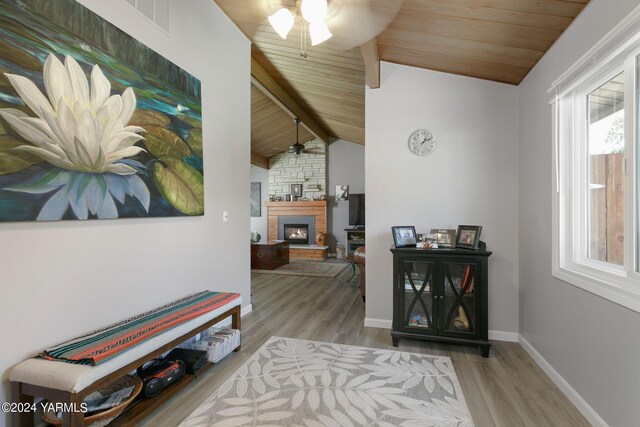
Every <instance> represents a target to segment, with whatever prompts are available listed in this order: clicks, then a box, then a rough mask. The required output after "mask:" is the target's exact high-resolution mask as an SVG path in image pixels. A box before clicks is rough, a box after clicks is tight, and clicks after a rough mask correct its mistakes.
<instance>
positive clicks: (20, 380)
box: [9, 297, 242, 427]
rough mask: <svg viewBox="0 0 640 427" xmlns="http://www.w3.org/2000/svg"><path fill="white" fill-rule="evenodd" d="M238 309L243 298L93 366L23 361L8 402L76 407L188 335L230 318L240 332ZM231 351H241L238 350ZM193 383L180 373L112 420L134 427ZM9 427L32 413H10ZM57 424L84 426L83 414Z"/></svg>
mask: <svg viewBox="0 0 640 427" xmlns="http://www.w3.org/2000/svg"><path fill="white" fill-rule="evenodd" d="M241 305H242V299H241V298H240V297H238V298H236V299H235V300H233V301H230V302H229V303H227V304H225V305H223V306H221V307H218V308H217V309H215V310H212V311H210V312H208V313H205V314H203V315H202V316H199V317H197V318H195V319H191V320H189V321H187V322H185V323H184V324H181V325H179V326H177V327H175V328H173V329H170V330H168V331H165V332H163V333H161V334H158V335H157V336H154V337H153V338H150V339H148V340H147V341H145V342H143V343H141V344H139V345H138V346H136V347H133V348H131V349H129V350H127V351H125V352H123V353H121V354H119V355H118V356H116V357H114V358H113V359H111V360H108V361H107V362H105V363H102V364H100V365H97V366H87V365H75V364H70V363H63V362H58V361H49V360H44V359H39V358H33V359H28V360H25V361H24V362H22V363H19V364H18V365H16V366H15V367H14V368H13V369H12V371H11V375H10V377H9V380H10V381H11V394H12V399H13V402H14V403H23V404H29V405H32V404H33V402H34V397H41V398H44V399H48V400H50V401H52V402H60V403H65V404H69V405H70V406H75V407H77V408H80V406H81V404H82V402H83V401H84V398H85V397H86V396H87V395H89V394H90V393H92V392H93V391H95V390H97V389H98V388H100V387H101V386H103V385H105V384H108V383H110V382H112V381H114V380H115V379H117V378H120V377H121V376H123V375H125V374H127V373H129V372H131V371H133V370H135V369H136V368H137V367H139V366H141V365H142V364H144V363H145V362H147V361H149V360H152V359H154V358H156V357H158V356H160V355H162V354H163V353H166V352H167V351H169V350H171V349H172V348H174V347H176V346H177V345H179V344H181V343H183V342H184V341H186V340H187V339H189V338H190V337H192V336H194V335H196V334H198V333H200V332H202V331H204V330H206V329H208V328H210V327H212V326H214V325H215V324H217V323H220V322H221V321H224V320H225V319H228V318H229V317H231V326H232V328H234V329H240V310H241ZM234 351H240V347H238V348H237V349H235V350H234ZM211 365H212V364H211V363H209V364H208V365H206V366H205V367H203V368H202V369H200V371H199V374H201V373H202V372H203V371H204V370H206V369H207V368H209V367H211ZM194 380H195V376H194V375H185V376H184V377H183V378H182V379H181V380H180V381H178V382H176V383H174V384H172V385H171V386H170V387H168V388H167V389H166V390H165V391H163V392H162V393H160V394H159V395H158V396H156V397H154V398H152V399H145V400H141V401H139V402H138V403H137V404H136V405H135V406H134V407H133V408H131V409H130V410H127V411H126V412H125V413H124V414H122V415H120V417H118V418H117V419H116V420H115V421H114V423H115V425H136V424H137V423H138V422H139V421H140V420H141V419H143V418H144V417H146V416H147V415H149V414H151V413H152V412H153V411H154V410H156V409H157V408H158V407H160V406H161V405H162V404H164V403H165V402H166V401H167V400H169V399H170V398H171V397H172V396H174V395H175V394H176V393H177V392H178V391H180V390H181V389H183V388H184V387H186V386H187V385H189V383H191V382H193V381H194ZM12 425H13V426H33V425H34V414H33V413H32V412H22V413H13V415H12ZM62 425H63V426H68V427H80V426H84V414H83V413H82V412H80V411H76V412H65V413H64V414H63V419H62Z"/></svg>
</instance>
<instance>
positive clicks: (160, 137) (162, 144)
mask: <svg viewBox="0 0 640 427" xmlns="http://www.w3.org/2000/svg"><path fill="white" fill-rule="evenodd" d="M145 130H146V131H147V133H146V134H144V145H145V147H147V150H149V152H150V153H151V154H153V155H154V156H155V157H156V158H160V157H166V156H172V157H184V156H188V155H189V153H190V151H189V147H187V144H185V143H184V141H182V139H180V137H179V136H178V135H176V134H175V133H173V132H171V131H170V130H169V129H166V128H162V127H157V126H147V127H146V128H145Z"/></svg>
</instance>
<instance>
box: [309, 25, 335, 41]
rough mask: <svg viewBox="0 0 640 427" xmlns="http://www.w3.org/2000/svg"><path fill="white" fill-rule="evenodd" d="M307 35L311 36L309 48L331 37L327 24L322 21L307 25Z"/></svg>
mask: <svg viewBox="0 0 640 427" xmlns="http://www.w3.org/2000/svg"><path fill="white" fill-rule="evenodd" d="M309 34H311V46H315V45H318V44H320V43H322V42H325V41H327V40H329V39H330V38H331V37H333V34H331V31H329V27H327V24H325V23H324V22H322V21H320V22H312V23H311V24H309Z"/></svg>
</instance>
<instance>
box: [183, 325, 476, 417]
mask: <svg viewBox="0 0 640 427" xmlns="http://www.w3.org/2000/svg"><path fill="white" fill-rule="evenodd" d="M247 425H251V426H255V425H260V426H266V425H270V426H273V425H290V426H306V427H319V426H361V425H367V426H383V427H396V426H412V427H415V426H447V427H453V426H459V427H461V426H473V421H472V419H471V415H470V414H469V408H468V407H467V404H466V402H465V400H464V396H463V394H462V389H461V388H460V383H459V382H458V378H457V376H456V373H455V370H454V368H453V364H452V362H451V359H450V358H448V357H443V356H430V355H426V354H416V353H406V352H399V351H393V350H377V349H372V348H363V347H353V346H348V345H339V344H329V343H324V342H317V341H302V340H296V339H289V338H280V337H271V338H270V339H269V340H268V341H267V342H266V343H265V344H264V345H263V346H262V347H261V348H260V349H259V350H258V351H257V352H256V353H255V354H254V355H253V356H251V357H250V358H249V359H248V360H247V361H246V362H245V363H244V364H243V365H242V366H241V367H240V369H238V370H237V371H236V372H235V373H234V374H233V375H232V376H231V377H230V378H229V379H228V380H227V381H226V382H225V383H224V384H223V385H222V386H221V387H220V388H219V389H218V390H217V391H216V392H214V393H213V394H212V395H211V396H210V397H209V398H208V399H207V400H206V401H205V402H204V403H203V404H202V405H200V406H199V407H198V408H197V409H196V410H195V411H194V412H193V413H192V414H191V415H189V417H188V418H187V419H186V420H185V421H184V422H183V423H182V424H181V426H182V427H193V426H247Z"/></svg>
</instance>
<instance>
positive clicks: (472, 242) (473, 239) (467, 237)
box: [456, 225, 482, 249]
mask: <svg viewBox="0 0 640 427" xmlns="http://www.w3.org/2000/svg"><path fill="white" fill-rule="evenodd" d="M481 231H482V226H481V225H459V226H458V238H457V239H456V248H465V249H478V243H479V242H480V232H481Z"/></svg>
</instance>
